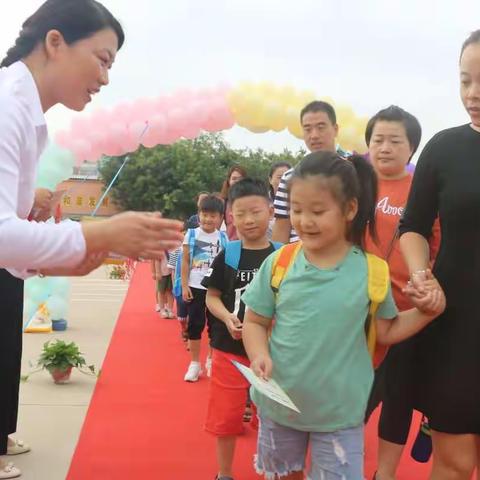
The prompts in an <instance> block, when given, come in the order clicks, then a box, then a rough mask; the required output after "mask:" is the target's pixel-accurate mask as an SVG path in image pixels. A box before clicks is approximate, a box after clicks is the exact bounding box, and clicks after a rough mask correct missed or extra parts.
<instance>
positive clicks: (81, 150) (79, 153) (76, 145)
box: [71, 140, 92, 163]
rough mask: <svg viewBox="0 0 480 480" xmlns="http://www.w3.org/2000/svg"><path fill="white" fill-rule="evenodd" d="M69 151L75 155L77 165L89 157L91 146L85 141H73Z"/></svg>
mask: <svg viewBox="0 0 480 480" xmlns="http://www.w3.org/2000/svg"><path fill="white" fill-rule="evenodd" d="M71 151H72V152H73V154H74V155H75V159H76V161H77V163H78V162H80V163H81V162H83V161H84V160H87V158H88V157H89V156H90V155H91V151H92V146H91V145H90V143H88V142H87V141H86V140H74V141H73V142H72V146H71Z"/></svg>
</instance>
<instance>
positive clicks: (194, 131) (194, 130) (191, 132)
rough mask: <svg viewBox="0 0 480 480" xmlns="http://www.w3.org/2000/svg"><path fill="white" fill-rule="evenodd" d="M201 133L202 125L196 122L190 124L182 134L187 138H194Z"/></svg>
mask: <svg viewBox="0 0 480 480" xmlns="http://www.w3.org/2000/svg"><path fill="white" fill-rule="evenodd" d="M199 134H200V126H199V125H198V124H194V123H191V124H188V125H187V126H186V127H185V128H184V129H183V131H182V132H181V136H182V137H183V138H186V139H187V140H193V139H194V138H197V137H198V135H199Z"/></svg>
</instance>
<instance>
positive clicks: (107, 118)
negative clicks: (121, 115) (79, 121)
mask: <svg viewBox="0 0 480 480" xmlns="http://www.w3.org/2000/svg"><path fill="white" fill-rule="evenodd" d="M114 120H115V119H114V118H113V116H112V113H111V112H109V111H108V110H105V109H98V110H95V111H94V112H93V113H92V115H91V116H90V123H91V124H92V127H93V130H94V131H98V130H99V129H106V128H108V126H109V125H110V124H111V123H112V121H114Z"/></svg>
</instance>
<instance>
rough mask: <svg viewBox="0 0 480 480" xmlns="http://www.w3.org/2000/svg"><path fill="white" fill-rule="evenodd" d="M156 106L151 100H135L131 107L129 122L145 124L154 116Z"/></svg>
mask: <svg viewBox="0 0 480 480" xmlns="http://www.w3.org/2000/svg"><path fill="white" fill-rule="evenodd" d="M155 112H156V106H155V103H154V101H153V100H151V99H148V98H141V99H140V100H137V101H136V102H135V103H134V104H133V106H132V112H131V117H130V121H131V122H144V123H145V122H146V121H148V120H150V118H152V117H153V115H155Z"/></svg>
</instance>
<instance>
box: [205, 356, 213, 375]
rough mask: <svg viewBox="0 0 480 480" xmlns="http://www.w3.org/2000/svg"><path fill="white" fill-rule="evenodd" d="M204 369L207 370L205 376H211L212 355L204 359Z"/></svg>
mask: <svg viewBox="0 0 480 480" xmlns="http://www.w3.org/2000/svg"><path fill="white" fill-rule="evenodd" d="M205 370H206V371H207V377H211V376H212V357H207V360H205Z"/></svg>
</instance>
